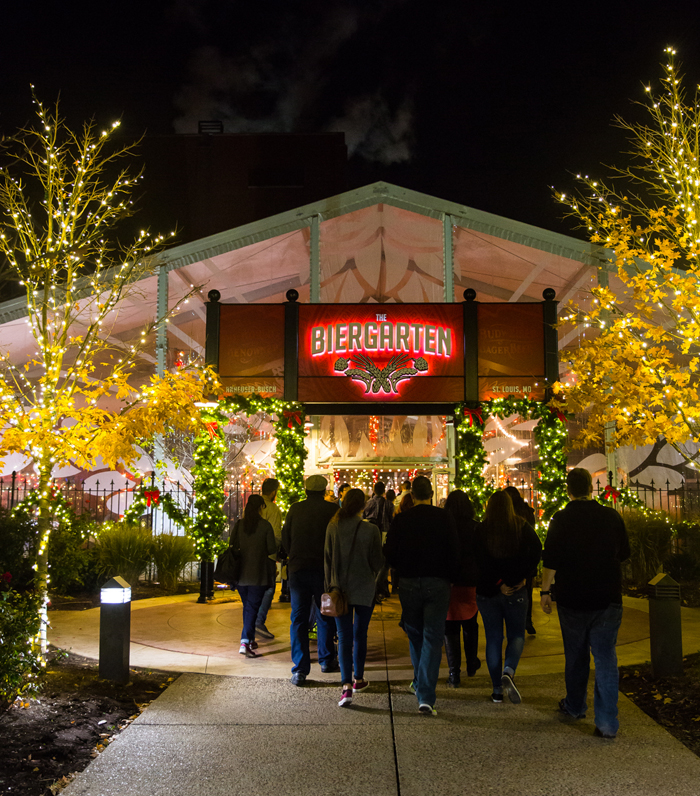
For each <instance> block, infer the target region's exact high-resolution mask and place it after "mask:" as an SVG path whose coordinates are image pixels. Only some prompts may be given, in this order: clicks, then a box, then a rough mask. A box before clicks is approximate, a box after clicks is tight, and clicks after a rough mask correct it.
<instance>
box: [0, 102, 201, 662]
mask: <svg viewBox="0 0 700 796" xmlns="http://www.w3.org/2000/svg"><path fill="white" fill-rule="evenodd" d="M34 104H35V108H36V117H37V118H36V123H35V124H34V126H32V127H29V128H27V129H22V130H20V131H18V133H17V134H16V135H14V136H13V137H12V138H10V139H9V140H6V141H5V142H4V143H3V150H4V151H2V153H0V155H1V157H2V161H3V162H2V168H1V169H0V251H1V252H2V253H3V254H4V256H5V257H6V259H7V263H8V265H9V267H10V269H11V270H12V272H13V273H14V275H15V277H16V278H17V279H18V280H19V281H20V284H22V285H23V286H24V289H25V291H26V311H27V316H28V324H29V328H30V329H31V334H32V335H33V337H34V342H35V344H36V352H35V354H34V356H33V358H32V359H31V360H30V361H29V362H27V363H22V364H21V366H18V363H13V362H12V359H11V355H10V354H8V353H5V352H3V353H2V354H0V426H2V427H3V428H4V430H3V432H2V440H1V441H0V458H2V457H3V456H6V455H7V454H8V453H12V452H21V453H23V454H25V455H26V456H27V457H28V458H29V459H30V460H31V461H32V462H33V464H34V468H35V471H36V473H37V479H38V481H37V489H36V491H35V492H34V500H35V516H36V520H37V526H38V533H39V553H38V559H37V561H36V565H35V569H36V573H37V574H36V579H35V585H36V587H37V589H38V591H39V593H40V595H41V596H42V598H43V603H44V606H45V604H46V599H47V594H48V583H49V562H48V559H47V546H48V538H49V533H50V530H51V523H52V502H53V487H52V473H53V471H54V469H55V468H57V467H61V466H63V465H66V464H68V463H69V462H70V463H72V464H74V465H76V466H78V467H85V468H90V467H91V466H92V465H94V464H95V461H96V460H97V458H98V457H101V458H102V459H103V461H104V462H105V464H107V465H110V466H112V467H119V466H120V465H128V464H129V463H130V462H131V461H133V460H134V459H135V458H136V456H137V449H136V446H137V444H143V443H145V442H147V441H148V440H150V439H152V437H153V436H154V435H155V434H164V433H167V432H168V431H170V430H171V429H173V428H175V429H180V430H182V431H190V432H196V431H198V430H199V428H200V427H201V426H200V416H199V411H198V410H197V409H196V407H195V406H194V402H195V401H197V400H201V398H202V397H203V395H204V392H205V391H206V390H207V378H208V374H207V373H205V372H203V371H200V370H197V369H194V368H192V369H182V370H179V371H178V372H176V373H166V374H165V375H164V376H162V377H156V376H153V377H151V378H150V379H148V380H146V381H145V383H144V381H143V377H142V376H141V377H140V379H138V377H139V376H140V374H139V373H138V370H137V367H138V363H139V356H140V354H141V353H142V351H143V350H144V348H145V346H146V345H147V342H148V339H149V335H151V334H152V332H153V331H154V330H155V329H156V327H157V326H158V324H160V323H164V322H165V321H166V318H158V319H156V320H154V321H153V322H152V323H151V324H149V325H148V326H147V327H146V328H145V329H143V330H142V331H141V333H140V336H139V338H138V339H136V340H134V341H131V342H127V343H124V342H123V341H121V340H120V339H119V338H118V337H117V336H113V335H112V330H113V328H114V325H115V322H116V319H117V315H118V313H119V309H120V305H121V303H122V302H123V301H124V300H125V299H126V298H128V297H133V296H134V295H135V294H138V283H139V281H140V280H142V279H144V278H145V277H147V276H149V275H151V274H153V273H154V272H155V270H156V269H157V267H158V261H157V259H156V257H155V256H154V255H155V252H156V251H157V249H158V248H159V247H160V246H161V245H162V244H163V242H164V239H163V237H162V236H157V235H151V234H149V232H148V231H146V230H143V231H141V233H140V234H139V235H138V236H137V238H136V240H135V241H134V242H133V243H129V244H126V245H124V244H122V243H121V240H120V237H119V229H120V222H122V221H123V220H124V219H125V218H128V217H129V216H130V215H132V202H131V195H132V193H133V191H134V189H135V187H136V185H137V183H138V182H139V180H140V177H141V175H140V173H133V172H131V171H130V170H129V168H128V167H127V166H126V165H125V164H124V160H125V159H127V158H128V157H130V156H132V155H133V153H134V146H135V145H134V144H127V145H123V144H119V143H118V142H117V141H115V132H116V130H117V128H118V123H115V124H113V125H112V127H111V128H110V129H107V130H103V131H100V130H98V128H97V127H96V125H95V123H94V122H88V123H87V124H85V125H84V126H83V128H82V130H81V131H79V132H73V131H72V130H71V129H69V128H68V127H67V125H66V123H65V121H64V120H63V119H62V118H61V117H60V116H59V112H58V106H56V107H55V108H54V109H53V110H47V109H45V108H44V106H42V104H41V103H40V102H39V101H38V99H37V98H36V96H34ZM186 300H187V297H185V299H183V301H186ZM180 303H181V302H180ZM180 303H179V304H178V306H176V307H174V308H173V309H172V310H171V313H172V312H175V311H176V310H177V309H178V307H179V305H180ZM137 379H138V381H137ZM137 383H138V384H140V385H141V386H137ZM45 644H46V640H45V635H42V639H41V646H42V649H43V648H45Z"/></svg>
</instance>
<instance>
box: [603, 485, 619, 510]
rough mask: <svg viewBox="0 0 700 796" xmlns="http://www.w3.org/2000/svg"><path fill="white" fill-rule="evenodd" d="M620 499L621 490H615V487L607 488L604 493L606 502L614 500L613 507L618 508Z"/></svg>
mask: <svg viewBox="0 0 700 796" xmlns="http://www.w3.org/2000/svg"><path fill="white" fill-rule="evenodd" d="M619 497H620V490H619V489H615V487H614V486H610V485H608V486H606V487H605V489H604V491H603V498H604V499H605V500H610V498H612V501H613V506H617V499H618V498H619Z"/></svg>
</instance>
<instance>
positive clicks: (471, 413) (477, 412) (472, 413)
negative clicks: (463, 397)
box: [464, 408, 484, 427]
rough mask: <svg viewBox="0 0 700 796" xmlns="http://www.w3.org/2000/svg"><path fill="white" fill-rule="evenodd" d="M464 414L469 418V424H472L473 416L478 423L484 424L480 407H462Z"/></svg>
mask: <svg viewBox="0 0 700 796" xmlns="http://www.w3.org/2000/svg"><path fill="white" fill-rule="evenodd" d="M464 416H465V417H468V418H469V426H470V427H471V426H473V425H474V418H476V419H477V420H478V421H479V425H480V426H483V425H484V418H483V417H482V416H481V409H467V408H465V409H464Z"/></svg>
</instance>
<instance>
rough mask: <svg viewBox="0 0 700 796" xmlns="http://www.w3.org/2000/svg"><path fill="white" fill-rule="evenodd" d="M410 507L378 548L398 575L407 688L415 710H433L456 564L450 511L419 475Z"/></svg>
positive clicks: (456, 543) (456, 541) (456, 548)
mask: <svg viewBox="0 0 700 796" xmlns="http://www.w3.org/2000/svg"><path fill="white" fill-rule="evenodd" d="M412 492H413V501H414V505H413V508H411V509H409V510H408V511H405V512H401V513H400V514H398V515H397V516H396V517H395V518H394V521H393V522H392V523H391V528H390V529H389V533H388V534H387V538H386V546H385V550H384V553H385V555H386V560H387V563H388V564H389V565H390V566H392V567H394V568H395V569H396V570H397V571H398V573H399V577H400V578H401V588H400V589H399V598H400V600H401V608H402V610H403V625H404V629H405V631H406V634H407V635H408V643H409V646H410V649H411V663H412V664H413V672H414V678H413V682H412V683H411V691H413V692H414V693H415V695H416V697H417V698H418V709H419V710H420V712H421V713H425V714H428V715H433V716H436V715H437V711H436V710H435V699H436V695H435V688H436V686H437V681H438V676H439V674H440V660H441V659H442V642H443V639H444V636H445V620H446V619H447V609H448V607H449V605H450V584H451V583H452V580H453V579H454V577H455V576H456V574H457V568H458V567H459V563H460V551H459V539H458V537H457V529H456V528H455V523H454V520H453V519H452V515H451V514H449V513H448V512H447V511H445V509H439V508H436V507H435V506H433V505H432V497H433V487H432V485H431V483H430V480H429V479H428V478H425V476H422V475H419V476H418V477H417V478H415V479H414V481H413V485H412Z"/></svg>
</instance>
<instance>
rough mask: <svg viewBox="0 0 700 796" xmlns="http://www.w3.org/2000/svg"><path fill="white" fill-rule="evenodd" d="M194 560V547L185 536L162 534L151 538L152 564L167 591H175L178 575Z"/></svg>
mask: <svg viewBox="0 0 700 796" xmlns="http://www.w3.org/2000/svg"><path fill="white" fill-rule="evenodd" d="M194 558H195V555H194V545H193V544H192V540H191V539H189V538H188V537H187V536H174V535H173V534H170V533H162V534H160V535H158V536H155V537H154V538H153V563H154V564H155V565H156V569H157V570H158V580H159V581H160V582H161V583H162V584H163V586H165V588H166V589H168V591H176V589H177V577H178V575H179V574H180V572H182V570H183V569H184V568H185V567H186V566H187V564H189V562H190V561H193V560H194Z"/></svg>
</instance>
